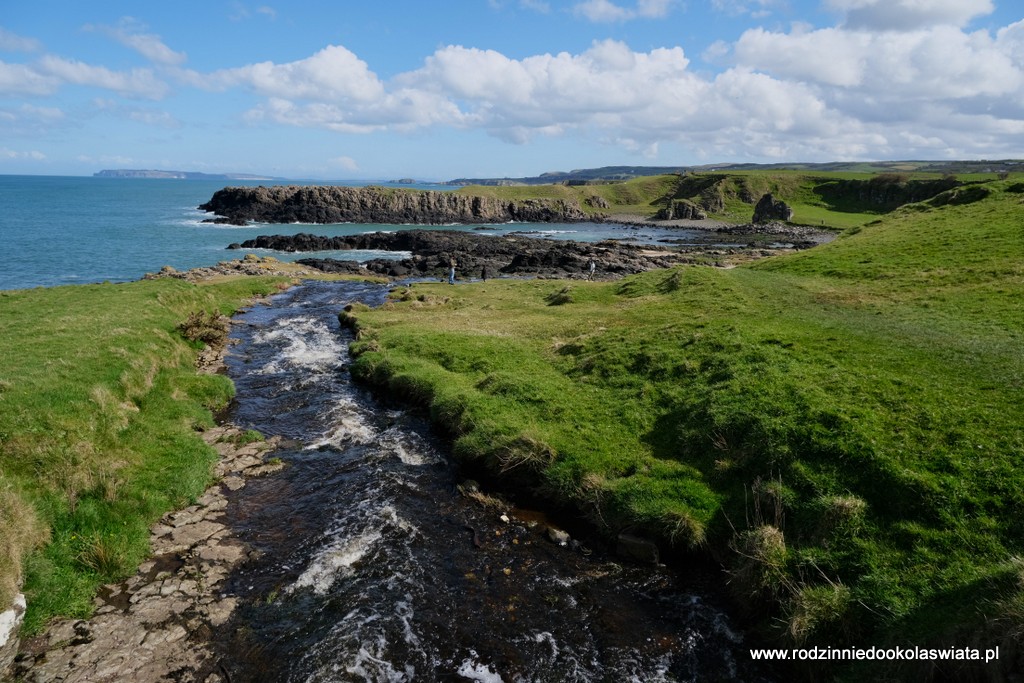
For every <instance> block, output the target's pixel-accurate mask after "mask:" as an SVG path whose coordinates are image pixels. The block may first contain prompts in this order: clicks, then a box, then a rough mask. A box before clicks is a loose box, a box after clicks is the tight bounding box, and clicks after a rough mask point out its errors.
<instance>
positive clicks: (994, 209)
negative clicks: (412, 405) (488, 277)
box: [354, 179, 1024, 645]
mask: <svg viewBox="0 0 1024 683" xmlns="http://www.w3.org/2000/svg"><path fill="white" fill-rule="evenodd" d="M763 181H764V179H761V180H759V182H763ZM768 182H772V181H768ZM985 188H986V189H987V190H988V192H987V193H984V192H982V193H975V194H972V195H970V197H969V199H970V202H969V203H956V202H957V201H967V200H966V199H963V198H962V196H961V199H959V200H958V199H955V197H953V196H952V195H950V196H944V197H940V198H937V199H934V200H931V201H930V202H926V203H922V204H918V205H913V206H910V207H906V208H904V209H901V210H899V211H897V212H895V213H893V214H891V215H888V216H885V217H881V218H879V217H876V218H875V220H874V222H872V223H870V224H867V225H864V226H863V227H859V228H852V229H850V230H848V231H847V232H846V233H844V235H843V236H841V237H840V238H839V239H837V240H835V241H834V242H832V243H830V244H828V245H825V246H822V247H819V248H816V249H814V250H809V251H805V252H801V253H798V254H793V255H789V256H784V257H776V258H772V259H766V260H763V261H760V262H757V263H755V264H753V265H751V266H749V267H741V268H736V269H733V270H715V269H708V268H679V269H673V270H669V271H657V272H651V273H646V274H643V275H640V276H636V277H633V278H630V279H628V280H625V281H622V282H619V283H589V282H573V283H571V284H570V285H568V286H567V284H566V283H564V282H552V281H532V282H506V281H492V282H487V283H484V284H476V285H467V286H465V287H460V288H458V289H456V290H454V292H453V291H452V290H451V289H450V288H449V289H442V288H441V287H440V286H438V285H422V286H419V285H418V286H416V288H415V292H416V293H418V294H423V295H424V296H422V297H417V296H404V297H401V298H404V299H406V301H395V302H393V303H391V304H388V305H386V306H385V307H383V308H382V309H379V310H373V311H369V310H367V311H357V312H355V320H356V324H357V326H358V328H359V330H360V341H359V342H357V344H356V345H355V347H354V351H355V352H356V353H358V354H360V355H359V356H358V358H357V360H356V362H355V365H354V371H355V372H356V373H357V374H358V375H359V376H360V377H363V378H365V379H367V380H368V381H371V382H374V383H377V384H379V385H382V386H385V387H387V388H388V389H389V390H390V391H392V392H394V393H395V394H397V395H400V396H404V397H406V398H408V399H410V400H412V401H415V402H418V403H420V404H422V405H425V406H428V407H429V408H430V411H431V414H432V416H433V418H434V419H435V420H436V421H437V422H438V423H439V424H441V425H442V426H443V427H444V428H445V429H446V430H447V431H448V432H449V433H450V434H451V435H452V438H453V440H454V447H455V452H456V454H457V455H458V456H459V457H460V458H463V459H465V460H467V461H472V462H477V463H481V464H483V465H484V466H486V467H489V468H490V469H491V470H492V471H493V472H494V473H497V474H498V476H505V477H509V478H511V479H512V481H515V482H518V483H520V484H524V485H529V486H532V487H534V488H535V489H536V490H537V491H538V492H540V493H541V494H542V495H546V496H548V497H550V498H551V499H553V500H556V501H560V502H566V501H567V502H569V503H571V504H572V505H574V506H575V507H576V508H577V509H579V510H580V511H582V512H583V513H585V514H587V515H589V516H590V517H591V519H593V520H594V521H595V522H596V523H598V524H599V525H603V526H605V527H606V528H608V529H609V530H610V531H614V530H616V529H620V528H625V527H627V526H631V527H640V528H642V529H644V530H646V532H647V533H649V534H651V535H654V536H656V537H658V538H659V539H661V540H662V542H664V543H666V544H674V545H676V546H678V547H680V548H690V549H693V550H696V551H699V552H710V553H712V554H713V555H714V556H715V557H719V558H724V562H725V564H726V567H727V569H728V570H729V571H730V585H731V588H732V590H733V591H734V592H735V594H736V595H737V597H738V598H739V599H740V601H741V603H742V604H744V605H746V606H747V607H748V608H750V609H751V611H752V612H753V613H754V614H755V615H758V618H759V619H760V620H761V623H762V624H763V625H764V628H765V629H766V631H768V632H770V633H772V634H774V635H775V636H776V637H778V638H780V639H782V640H787V641H789V642H800V643H815V644H819V645H836V644H839V643H843V642H846V643H854V644H864V643H869V644H883V643H892V644H903V645H905V644H907V643H916V644H928V643H936V642H945V643H950V642H952V643H957V642H961V643H962V642H966V640H971V639H974V640H977V639H978V638H981V637H982V636H984V637H985V638H989V640H990V642H992V643H997V642H1000V640H1001V639H1002V642H1007V643H1008V642H1009V641H1010V640H1012V634H1013V633H1015V632H1019V629H1020V628H1021V627H1022V626H1024V622H1022V621H1021V617H1020V614H1021V610H1020V609H1019V607H1017V606H1018V605H1019V604H1021V603H1022V602H1024V598H1022V596H1021V594H1020V593H1019V592H1018V591H1019V590H1020V588H1019V585H1024V584H1018V583H1017V581H1018V579H1019V578H1020V574H1021V571H1020V563H1021V561H1020V560H1019V558H1020V557H1021V556H1022V555H1024V524H1022V522H1021V521H1020V520H1022V519H1024V469H1022V468H1021V465H1022V463H1024V410H1022V406H1024V354H1021V348H1022V341H1024V322H1022V318H1021V315H1020V311H1021V310H1022V309H1021V301H1022V299H1024V241H1022V239H1021V228H1020V218H1019V217H1020V215H1021V213H1022V211H1024V206H1022V200H1024V194H1021V193H1020V192H1019V189H1020V188H1019V184H1018V185H1016V186H1015V185H1014V183H1013V182H1012V181H1009V182H990V183H988V184H987V185H986V186H985ZM1011 189H1013V190H1015V191H1011ZM442 295H445V296H442ZM421 298H422V299H423V300H420V299H421ZM958 639H959V640H958ZM965 639H966V640H965Z"/></svg>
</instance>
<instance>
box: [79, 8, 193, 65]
mask: <svg viewBox="0 0 1024 683" xmlns="http://www.w3.org/2000/svg"><path fill="white" fill-rule="evenodd" d="M83 30H86V31H98V32H100V33H103V34H104V35H107V36H109V37H111V38H113V39H114V40H116V41H117V42H119V43H121V44H122V45H124V46H125V47H129V48H131V49H133V50H135V51H136V52H138V53H139V54H141V55H142V56H143V57H145V58H146V59H148V60H150V61H152V62H156V63H157V64H166V65H177V64H182V63H184V62H185V60H186V59H187V56H186V55H185V53H184V52H175V51H174V50H172V49H171V48H169V47H167V46H166V45H165V44H164V43H163V41H162V40H161V39H160V36H158V35H154V34H152V33H143V32H142V31H144V30H145V28H144V27H143V26H142V25H141V24H139V23H138V22H137V21H135V20H134V19H132V18H131V17H125V18H123V19H121V21H120V23H119V24H118V25H117V26H105V25H102V24H99V25H92V24H87V25H86V26H84V27H83Z"/></svg>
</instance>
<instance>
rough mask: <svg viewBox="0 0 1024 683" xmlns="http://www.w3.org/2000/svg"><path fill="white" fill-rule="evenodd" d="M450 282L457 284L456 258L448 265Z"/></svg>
mask: <svg viewBox="0 0 1024 683" xmlns="http://www.w3.org/2000/svg"><path fill="white" fill-rule="evenodd" d="M448 284H450V285H454V284H455V259H452V262H451V264H450V265H449V266H448Z"/></svg>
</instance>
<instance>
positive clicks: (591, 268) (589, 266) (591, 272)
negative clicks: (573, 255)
mask: <svg viewBox="0 0 1024 683" xmlns="http://www.w3.org/2000/svg"><path fill="white" fill-rule="evenodd" d="M587 270H588V271H589V272H588V274H587V279H588V280H593V279H594V271H595V270H597V263H596V262H595V261H594V259H590V263H588V264H587Z"/></svg>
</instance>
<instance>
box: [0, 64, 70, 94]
mask: <svg viewBox="0 0 1024 683" xmlns="http://www.w3.org/2000/svg"><path fill="white" fill-rule="evenodd" d="M59 86H60V82H59V81H58V80H57V79H56V78H53V77H52V76H47V75H44V74H41V73H39V72H38V71H36V70H35V69H33V68H32V67H30V66H27V65H25V64H8V63H6V62H0V93H3V94H7V95H49V94H51V93H53V92H54V91H56V90H57V88H58V87H59Z"/></svg>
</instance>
